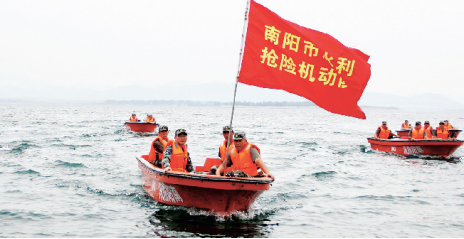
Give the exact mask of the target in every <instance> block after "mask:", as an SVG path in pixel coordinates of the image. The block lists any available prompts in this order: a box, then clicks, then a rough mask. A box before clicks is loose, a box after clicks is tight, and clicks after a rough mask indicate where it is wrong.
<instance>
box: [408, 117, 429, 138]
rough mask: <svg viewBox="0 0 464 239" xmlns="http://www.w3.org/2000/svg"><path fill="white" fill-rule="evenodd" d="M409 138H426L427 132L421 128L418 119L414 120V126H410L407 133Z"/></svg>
mask: <svg viewBox="0 0 464 239" xmlns="http://www.w3.org/2000/svg"><path fill="white" fill-rule="evenodd" d="M408 138H409V140H416V139H426V138H427V133H426V132H425V130H424V129H423V128H422V123H421V122H420V121H417V122H416V127H414V128H411V130H410V131H409V135H408Z"/></svg>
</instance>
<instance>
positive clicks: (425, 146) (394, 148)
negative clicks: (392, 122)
mask: <svg viewBox="0 0 464 239" xmlns="http://www.w3.org/2000/svg"><path fill="white" fill-rule="evenodd" d="M367 141H368V142H369V143H370V144H371V147H372V149H373V150H378V151H382V152H387V153H395V154H401V155H429V156H438V157H448V156H450V155H451V154H452V153H453V152H454V151H456V149H457V148H459V147H460V146H461V145H462V144H463V142H464V141H462V140H443V139H416V140H414V141H411V140H408V139H377V138H367Z"/></svg>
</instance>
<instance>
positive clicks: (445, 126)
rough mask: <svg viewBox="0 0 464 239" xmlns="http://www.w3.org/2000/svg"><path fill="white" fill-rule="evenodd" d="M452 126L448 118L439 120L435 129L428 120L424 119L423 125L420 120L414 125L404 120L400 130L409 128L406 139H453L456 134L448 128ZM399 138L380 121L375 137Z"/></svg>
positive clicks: (384, 122) (385, 123)
mask: <svg viewBox="0 0 464 239" xmlns="http://www.w3.org/2000/svg"><path fill="white" fill-rule="evenodd" d="M450 129H454V127H453V126H452V125H451V124H450V123H449V121H448V120H444V121H440V123H439V125H438V127H436V128H435V129H434V128H433V127H432V126H431V125H430V122H429V121H428V120H426V121H425V122H424V126H422V123H421V122H420V121H417V122H416V124H415V126H414V127H412V126H411V125H410V124H409V121H408V120H405V121H404V123H402V124H401V130H409V133H408V139H409V140H416V139H453V140H456V134H455V133H450V132H449V130H450ZM395 137H396V138H400V137H399V136H398V135H396V134H395V133H393V132H392V131H391V130H390V129H389V128H388V126H387V121H382V125H381V126H379V127H378V128H377V130H376V132H375V138H380V139H392V138H395Z"/></svg>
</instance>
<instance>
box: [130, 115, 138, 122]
mask: <svg viewBox="0 0 464 239" xmlns="http://www.w3.org/2000/svg"><path fill="white" fill-rule="evenodd" d="M129 121H130V122H137V116H131V117H130V119H129Z"/></svg>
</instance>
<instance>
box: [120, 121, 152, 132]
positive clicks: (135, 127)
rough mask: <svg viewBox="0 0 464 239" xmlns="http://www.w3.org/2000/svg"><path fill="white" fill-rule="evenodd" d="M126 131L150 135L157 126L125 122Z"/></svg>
mask: <svg viewBox="0 0 464 239" xmlns="http://www.w3.org/2000/svg"><path fill="white" fill-rule="evenodd" d="M125 124H126V129H127V130H130V131H133V132H137V133H151V132H154V131H155V129H156V127H157V126H158V125H157V124H155V123H147V122H126V123H125Z"/></svg>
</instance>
